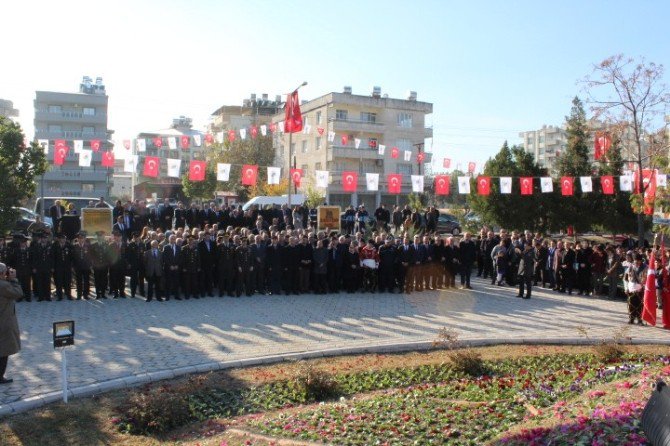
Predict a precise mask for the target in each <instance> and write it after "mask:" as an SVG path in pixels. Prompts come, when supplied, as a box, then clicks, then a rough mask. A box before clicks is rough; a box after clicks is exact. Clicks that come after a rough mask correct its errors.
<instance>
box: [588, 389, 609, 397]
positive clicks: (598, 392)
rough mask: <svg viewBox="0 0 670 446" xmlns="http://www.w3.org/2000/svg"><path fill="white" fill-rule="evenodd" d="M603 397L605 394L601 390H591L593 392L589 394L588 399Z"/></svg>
mask: <svg viewBox="0 0 670 446" xmlns="http://www.w3.org/2000/svg"><path fill="white" fill-rule="evenodd" d="M603 395H606V392H604V391H602V390H593V391H591V392H589V398H598V397H601V396H603Z"/></svg>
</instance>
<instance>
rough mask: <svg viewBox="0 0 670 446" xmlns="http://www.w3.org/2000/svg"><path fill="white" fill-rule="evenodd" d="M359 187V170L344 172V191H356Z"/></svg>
mask: <svg viewBox="0 0 670 446" xmlns="http://www.w3.org/2000/svg"><path fill="white" fill-rule="evenodd" d="M357 188H358V172H354V171H353V170H348V171H344V172H342V189H343V190H344V192H356V189H357Z"/></svg>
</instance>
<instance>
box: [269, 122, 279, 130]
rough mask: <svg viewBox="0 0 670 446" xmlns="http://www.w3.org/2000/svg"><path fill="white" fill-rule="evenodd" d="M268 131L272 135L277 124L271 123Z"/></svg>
mask: <svg viewBox="0 0 670 446" xmlns="http://www.w3.org/2000/svg"><path fill="white" fill-rule="evenodd" d="M270 131H271V132H272V133H274V132H276V131H277V123H276V122H272V123H270Z"/></svg>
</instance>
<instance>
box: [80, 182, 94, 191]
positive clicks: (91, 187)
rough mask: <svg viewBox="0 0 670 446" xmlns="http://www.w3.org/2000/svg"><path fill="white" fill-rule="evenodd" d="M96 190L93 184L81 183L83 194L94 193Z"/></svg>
mask: <svg viewBox="0 0 670 446" xmlns="http://www.w3.org/2000/svg"><path fill="white" fill-rule="evenodd" d="M94 190H95V184H93V183H81V191H82V192H93V191H94Z"/></svg>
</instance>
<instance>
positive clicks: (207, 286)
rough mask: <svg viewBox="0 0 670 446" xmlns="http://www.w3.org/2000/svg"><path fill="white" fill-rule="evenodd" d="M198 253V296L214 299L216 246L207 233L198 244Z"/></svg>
mask: <svg viewBox="0 0 670 446" xmlns="http://www.w3.org/2000/svg"><path fill="white" fill-rule="evenodd" d="M198 249H199V252H200V296H202V297H205V294H207V295H208V296H209V297H214V291H213V286H214V271H216V244H215V243H214V242H213V241H212V240H211V238H210V235H209V233H205V237H204V239H203V240H202V241H201V242H200V243H198Z"/></svg>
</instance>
